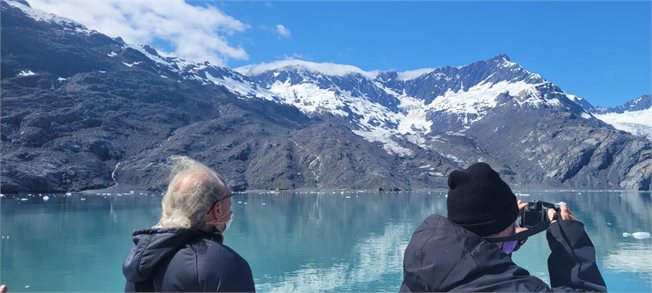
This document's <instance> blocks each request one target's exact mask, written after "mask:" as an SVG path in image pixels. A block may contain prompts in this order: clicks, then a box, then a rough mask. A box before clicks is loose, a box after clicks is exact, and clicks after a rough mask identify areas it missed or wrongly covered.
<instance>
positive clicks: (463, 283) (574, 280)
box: [400, 163, 607, 292]
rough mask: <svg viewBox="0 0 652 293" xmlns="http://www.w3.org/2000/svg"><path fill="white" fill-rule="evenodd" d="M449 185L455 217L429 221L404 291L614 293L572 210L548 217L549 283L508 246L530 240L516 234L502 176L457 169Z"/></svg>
mask: <svg viewBox="0 0 652 293" xmlns="http://www.w3.org/2000/svg"><path fill="white" fill-rule="evenodd" d="M448 187H449V190H448V197H447V199H446V204H447V208H448V216H447V217H442V216H439V215H431V216H430V217H428V218H426V219H425V220H424V221H423V223H421V225H420V226H419V227H418V228H417V230H416V231H415V232H414V234H413V235H412V239H410V243H409V244H408V246H407V248H406V249H405V253H404V255H403V283H402V284H401V288H400V292H449V291H458V292H496V291H499V292H524V291H528V292H534V291H537V292H552V291H553V289H554V291H558V290H559V291H598V292H604V291H606V290H607V287H606V285H605V282H604V279H603V278H602V275H601V274H600V271H599V270H598V266H597V264H596V259H595V248H594V247H593V243H592V242H591V240H590V239H589V237H588V235H587V234H586V232H585V231H584V225H582V223H581V222H579V221H577V220H576V219H575V217H574V216H573V215H572V214H571V213H570V210H569V209H568V206H567V205H565V204H563V205H561V206H560V211H559V215H557V216H558V217H557V218H555V212H554V210H553V209H550V210H549V213H548V218H549V219H550V221H552V223H550V225H549V226H548V228H547V232H546V234H547V239H548V244H549V246H550V250H551V253H550V256H549V257H548V270H549V272H550V286H549V285H548V284H546V283H545V282H544V281H542V280H541V279H539V278H537V277H534V276H531V275H530V274H529V273H528V271H527V270H525V269H524V268H522V267H519V266H518V265H516V264H515V263H514V262H513V261H512V258H511V253H512V252H513V251H514V246H510V245H508V244H509V243H510V242H511V244H515V243H516V242H515V241H514V240H507V239H513V238H514V237H515V236H518V237H521V236H522V235H524V234H518V235H512V234H513V233H515V229H516V224H515V221H516V219H517V218H518V216H519V213H520V212H519V204H518V203H517V200H516V196H515V195H514V193H513V192H512V190H511V188H509V186H508V185H507V183H505V181H503V180H502V179H501V178H500V176H499V174H498V173H497V172H496V171H494V170H493V169H492V168H491V167H490V166H489V165H488V164H486V163H475V164H472V165H471V166H469V167H468V168H466V169H464V170H455V171H453V172H451V173H450V175H449V176H448ZM525 206H527V204H525V205H522V206H521V207H523V208H524V207H525ZM555 219H558V220H555ZM543 227H544V228H545V226H543ZM534 231H536V230H532V231H527V232H525V234H526V235H532V234H528V232H532V233H534ZM519 235H520V236H519ZM496 237H498V238H496ZM492 238H493V239H492ZM503 238H506V239H505V240H503ZM497 241H504V242H497Z"/></svg>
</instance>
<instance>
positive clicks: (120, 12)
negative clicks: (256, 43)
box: [29, 0, 249, 65]
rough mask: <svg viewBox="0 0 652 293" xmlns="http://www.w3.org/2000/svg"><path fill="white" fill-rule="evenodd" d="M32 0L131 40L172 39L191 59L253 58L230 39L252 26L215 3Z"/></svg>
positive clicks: (181, 53) (219, 61)
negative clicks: (211, 4) (214, 5)
mask: <svg viewBox="0 0 652 293" xmlns="http://www.w3.org/2000/svg"><path fill="white" fill-rule="evenodd" d="M29 3H30V5H31V6H32V7H33V8H35V9H39V10H43V11H46V12H50V13H54V14H57V15H60V16H63V17H67V18H70V19H72V20H75V21H77V22H80V23H81V24H83V25H85V26H87V27H89V28H91V29H94V30H97V31H99V32H101V33H104V34H106V35H109V36H111V37H122V38H123V39H124V40H125V42H127V43H131V44H152V42H153V41H154V40H161V41H164V42H167V43H169V44H170V46H171V47H172V50H173V52H172V53H174V54H175V55H176V56H178V57H181V58H185V59H188V60H191V61H197V62H199V61H204V60H208V61H211V62H212V63H215V64H218V65H224V64H225V62H226V60H228V59H240V60H246V59H248V58H249V55H248V54H247V52H246V51H245V49H244V48H242V47H240V46H234V45H233V44H230V43H229V41H228V38H229V37H231V36H233V35H234V34H235V33H238V32H243V31H245V30H246V29H247V28H248V25H247V24H244V23H242V22H240V21H239V20H237V19H235V18H233V17H231V16H229V15H226V14H225V13H224V12H222V11H221V10H219V9H217V8H216V7H213V6H206V7H200V6H193V5H190V4H188V3H186V2H184V1H183V0H165V1H142V0H141V1H124V0H122V1H121V0H102V1H87V0H82V1H68V0H66V1H63V0H29ZM152 45H154V46H156V44H152ZM157 49H163V50H162V51H165V49H164V48H157Z"/></svg>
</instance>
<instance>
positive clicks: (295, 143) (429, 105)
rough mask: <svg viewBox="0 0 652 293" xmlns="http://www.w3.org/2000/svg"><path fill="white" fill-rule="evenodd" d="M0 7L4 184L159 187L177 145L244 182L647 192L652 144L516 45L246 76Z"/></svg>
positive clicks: (247, 71)
mask: <svg viewBox="0 0 652 293" xmlns="http://www.w3.org/2000/svg"><path fill="white" fill-rule="evenodd" d="M0 4H1V8H2V19H1V20H2V26H1V34H2V48H1V49H2V65H1V66H2V109H1V117H0V122H1V127H2V129H1V130H2V131H1V132H0V140H1V142H2V145H1V147H2V152H1V159H2V170H1V174H0V175H1V178H0V180H1V182H0V183H1V187H0V189H1V192H3V193H13V192H24V191H25V192H26V191H31V192H65V191H78V190H88V189H99V188H107V187H116V188H128V189H150V190H161V189H162V188H163V187H164V186H165V183H166V181H167V179H168V178H167V176H168V171H169V170H168V166H169V162H168V160H167V159H168V157H170V156H173V155H187V156H190V157H192V158H195V159H197V160H199V161H202V162H204V163H206V164H207V165H209V166H211V167H213V168H215V169H217V170H218V171H219V172H220V173H221V174H223V175H224V177H225V178H227V181H228V184H229V185H230V186H231V188H232V189H234V190H244V189H296V188H319V189H337V188H343V189H376V190H407V189H422V188H441V187H445V186H446V176H447V175H448V173H450V171H451V170H454V169H456V168H463V167H466V166H468V165H469V164H471V163H473V162H476V161H486V162H489V163H490V164H491V165H492V166H493V167H494V168H495V169H496V170H498V171H499V172H500V173H501V175H502V176H503V177H504V178H505V179H506V180H508V181H509V182H510V183H511V184H515V185H519V186H536V187H559V188H569V187H571V188H590V189H594V188H597V189H601V188H608V189H614V188H624V189H642V190H650V189H651V178H652V147H651V143H650V141H649V140H646V139H644V138H640V137H637V136H633V135H630V134H628V133H625V132H622V131H618V130H616V129H614V128H613V127H611V126H610V125H608V124H606V123H604V122H602V121H600V120H598V119H595V118H594V116H592V114H590V112H591V111H593V110H594V109H588V108H589V106H590V104H588V102H586V101H584V100H580V99H577V98H576V97H572V96H570V95H566V94H565V93H563V91H562V90H561V89H559V88H558V87H556V86H555V85H554V84H552V83H550V82H548V81H546V80H544V79H543V78H542V77H541V76H539V75H537V74H533V73H530V72H528V71H527V70H525V69H524V68H522V67H521V66H519V65H518V64H516V63H514V62H512V61H511V60H509V58H508V57H507V56H505V55H500V56H497V57H495V58H492V59H490V60H486V61H479V62H476V63H473V64H470V65H468V66H462V67H444V68H439V69H433V70H431V71H426V72H424V73H423V74H419V75H414V76H411V75H410V74H405V73H397V72H380V73H370V72H364V71H362V70H360V69H357V68H355V67H353V66H344V67H342V68H343V70H340V69H337V68H336V70H335V71H328V72H325V71H320V70H319V68H317V70H316V69H315V68H311V66H312V65H311V64H309V63H307V62H304V63H301V64H291V65H288V66H283V67H278V68H273V67H270V68H267V69H265V70H262V69H260V68H256V67H255V66H254V67H248V68H244V69H239V70H238V71H239V72H241V73H239V72H236V71H233V70H231V69H229V68H226V67H218V66H212V65H210V64H208V63H205V62H204V63H190V62H186V61H184V60H180V59H177V58H171V57H162V56H160V55H158V53H157V52H156V51H155V50H153V49H152V48H150V47H148V46H142V47H139V46H130V45H127V44H125V43H124V42H123V41H122V40H120V39H111V38H109V37H107V36H105V35H102V34H100V33H97V32H94V31H90V30H88V29H86V28H85V27H83V26H81V25H79V24H76V23H74V22H71V21H69V20H66V19H61V18H58V17H56V16H53V15H47V14H43V13H39V12H37V11H35V10H32V9H31V8H29V7H28V6H26V5H24V4H21V3H20V2H15V1H12V2H5V1H3V2H1V3H0ZM329 68H330V67H329ZM331 69H332V68H331ZM347 70H348V71H347ZM581 101H583V102H581ZM639 104H640V103H639ZM591 107H592V106H591Z"/></svg>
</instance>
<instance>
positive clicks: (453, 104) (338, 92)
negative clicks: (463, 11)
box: [236, 55, 593, 154]
mask: <svg viewBox="0 0 652 293" xmlns="http://www.w3.org/2000/svg"><path fill="white" fill-rule="evenodd" d="M236 71H238V72H240V73H242V74H244V75H247V76H248V77H249V78H250V79H251V80H252V81H254V82H256V83H257V84H258V85H259V86H260V87H262V88H266V89H268V90H269V91H270V92H272V93H273V94H274V95H276V96H278V97H279V98H280V100H281V101H282V102H284V103H287V104H291V105H294V106H296V107H298V108H299V109H301V110H302V111H303V112H304V113H306V114H308V115H313V116H315V115H317V116H319V115H324V114H329V115H335V116H341V117H343V118H345V119H347V121H349V122H350V123H352V126H353V128H354V131H355V133H356V134H358V135H360V136H362V137H365V138H366V139H367V140H369V141H373V142H381V143H383V144H384V145H385V149H386V150H388V151H389V152H393V153H396V154H410V153H411V152H409V151H406V149H405V148H403V147H401V141H402V140H405V139H407V140H408V141H410V142H412V143H415V144H417V145H420V146H421V147H423V148H425V144H424V140H425V138H424V137H425V136H426V135H428V134H431V133H449V134H450V133H458V134H461V133H463V132H464V131H465V129H468V128H469V127H470V125H471V124H473V123H474V122H476V121H478V120H480V119H482V118H483V117H484V116H485V115H486V114H487V113H488V112H489V111H491V110H492V109H494V108H496V107H498V106H500V105H503V104H514V105H517V106H518V107H548V108H560V109H564V110H566V111H570V112H573V113H577V115H578V116H580V117H583V118H585V119H593V118H592V116H591V115H590V114H588V113H587V112H586V111H584V110H583V109H582V108H581V107H578V104H577V103H576V102H574V101H573V100H571V99H570V97H568V96H565V94H564V93H563V92H562V91H561V89H559V88H558V87H557V86H555V85H554V84H552V83H550V82H548V81H546V80H544V79H543V78H542V77H541V76H539V75H538V74H533V73H530V72H528V71H527V70H525V69H524V68H523V67H521V66H520V65H518V64H516V63H514V62H512V61H511V60H510V59H509V57H507V56H506V55H499V56H496V57H494V58H492V59H489V60H486V61H479V62H476V63H473V64H470V65H466V66H460V67H443V68H436V69H420V70H415V71H409V72H392V71H378V70H376V71H364V70H362V69H360V68H357V67H355V66H351V65H341V64H332V63H314V62H307V61H300V60H286V61H278V62H274V63H269V64H259V65H250V66H245V67H241V68H238V69H236Z"/></svg>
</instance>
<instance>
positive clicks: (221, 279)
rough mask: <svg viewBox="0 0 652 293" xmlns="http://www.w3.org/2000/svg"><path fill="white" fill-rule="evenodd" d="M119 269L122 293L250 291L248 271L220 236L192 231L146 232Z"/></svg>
mask: <svg viewBox="0 0 652 293" xmlns="http://www.w3.org/2000/svg"><path fill="white" fill-rule="evenodd" d="M133 240H134V244H135V246H134V247H133V248H132V249H131V251H130V252H129V255H128V256H127V258H126V259H125V262H124V265H123V267H122V272H123V273H124V275H125V277H126V278H127V283H126V285H125V292H142V291H147V292H150V291H156V292H161V291H163V292H172V291H186V292H187V291H190V292H215V291H222V292H224V291H226V292H253V291H255V288H254V281H253V277H252V274H251V268H249V264H248V263H247V261H245V260H244V259H243V258H242V257H241V256H240V255H239V254H237V253H236V252H235V251H233V250H232V249H231V248H229V247H228V246H226V245H223V244H222V235H221V234H219V233H215V234H210V233H205V232H203V231H199V230H194V229H146V230H141V231H136V232H134V233H133Z"/></svg>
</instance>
